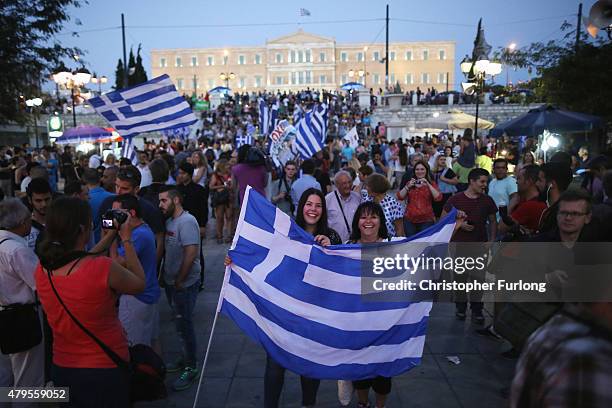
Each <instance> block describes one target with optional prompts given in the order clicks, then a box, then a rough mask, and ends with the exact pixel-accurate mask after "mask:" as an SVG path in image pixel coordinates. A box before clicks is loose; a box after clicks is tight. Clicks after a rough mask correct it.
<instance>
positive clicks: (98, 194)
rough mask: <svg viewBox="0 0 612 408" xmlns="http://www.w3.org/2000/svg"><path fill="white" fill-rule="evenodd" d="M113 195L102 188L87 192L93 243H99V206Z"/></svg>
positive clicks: (100, 233)
mask: <svg viewBox="0 0 612 408" xmlns="http://www.w3.org/2000/svg"><path fill="white" fill-rule="evenodd" d="M113 195H114V194H112V193H109V192H108V191H106V190H105V189H103V188H102V187H96V188H93V189H91V190H89V206H90V207H91V215H92V217H93V224H94V241H95V242H98V241H100V235H102V231H101V228H100V215H101V214H100V206H101V205H102V202H103V201H104V199H105V198H107V197H110V196H113Z"/></svg>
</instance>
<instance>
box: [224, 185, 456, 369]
mask: <svg viewBox="0 0 612 408" xmlns="http://www.w3.org/2000/svg"><path fill="white" fill-rule="evenodd" d="M454 219H455V213H454V212H453V213H451V214H450V215H449V217H447V218H444V219H443V220H441V221H440V222H439V223H438V224H436V225H435V226H433V227H431V228H429V229H427V230H425V231H423V232H421V233H420V234H419V235H418V236H415V238H414V239H412V238H411V242H420V243H421V245H422V246H423V247H425V246H427V245H433V244H431V243H434V242H437V243H441V242H448V241H449V240H450V237H451V236H452V232H453V229H454ZM405 241H406V242H407V241H408V240H405ZM381 245H393V244H381ZM418 248H419V251H421V249H420V248H421V247H418ZM419 253H420V252H419ZM229 256H230V258H231V259H232V264H231V265H230V266H229V267H227V268H226V271H225V278H224V282H223V287H222V289H221V295H220V298H219V305H218V310H220V311H221V312H222V313H224V314H226V315H227V316H229V317H230V318H231V319H232V320H233V321H234V322H235V323H236V324H237V325H238V326H239V327H240V328H241V329H242V330H243V331H244V332H246V334H247V335H248V336H250V337H251V338H252V339H253V340H255V341H256V342H258V343H259V344H261V345H262V346H263V348H264V349H265V350H266V351H267V352H268V353H269V354H270V356H271V357H272V359H273V360H274V361H276V362H277V363H279V364H280V365H281V366H283V367H285V368H287V369H289V370H291V371H293V372H296V373H298V374H300V375H304V376H307V377H310V378H320V379H338V378H341V379H345V380H356V379H364V378H372V377H375V376H377V375H381V376H385V377H393V376H396V375H399V374H401V373H403V372H405V371H407V370H409V369H411V368H412V367H414V366H416V365H418V364H419V363H420V361H421V357H422V354H423V346H424V344H425V332H426V329H427V321H428V316H429V312H430V310H431V306H432V303H431V302H430V301H423V302H363V299H362V295H361V270H360V266H361V251H360V247H359V246H358V245H341V246H336V247H328V248H323V247H321V246H319V245H317V244H316V243H315V242H314V240H313V237H312V236H311V235H310V234H308V233H306V232H305V231H304V230H303V229H301V228H300V227H298V226H297V224H296V223H295V221H294V220H292V219H291V218H290V217H289V216H288V215H287V214H285V213H283V212H282V211H280V210H278V209H276V208H275V207H274V205H272V204H271V203H270V202H269V201H267V200H266V199H265V198H264V197H263V196H262V195H260V194H259V193H257V192H256V191H255V190H253V189H252V188H251V187H250V186H248V187H247V189H246V192H245V195H244V200H243V204H242V208H241V210H240V218H239V221H238V227H237V230H236V234H235V236H234V241H233V243H232V247H231V249H230V251H229Z"/></svg>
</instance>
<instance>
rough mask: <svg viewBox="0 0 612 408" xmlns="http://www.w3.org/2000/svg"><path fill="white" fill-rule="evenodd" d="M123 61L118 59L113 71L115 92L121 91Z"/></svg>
mask: <svg viewBox="0 0 612 408" xmlns="http://www.w3.org/2000/svg"><path fill="white" fill-rule="evenodd" d="M123 88H124V86H123V61H122V60H121V58H119V61H117V68H116V69H115V90H116V91H118V90H119V89H123Z"/></svg>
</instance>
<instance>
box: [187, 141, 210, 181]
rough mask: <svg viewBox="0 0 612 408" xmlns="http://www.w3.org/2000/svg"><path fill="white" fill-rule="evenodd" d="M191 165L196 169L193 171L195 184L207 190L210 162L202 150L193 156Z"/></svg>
mask: <svg viewBox="0 0 612 408" xmlns="http://www.w3.org/2000/svg"><path fill="white" fill-rule="evenodd" d="M191 164H193V167H195V170H194V171H193V180H192V181H193V182H194V183H196V184H199V185H201V186H202V187H204V188H206V185H207V183H206V181H207V180H208V160H206V156H204V153H202V151H201V150H196V151H195V152H193V154H192V155H191Z"/></svg>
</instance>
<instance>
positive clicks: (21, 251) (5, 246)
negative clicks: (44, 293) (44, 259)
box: [0, 230, 38, 305]
mask: <svg viewBox="0 0 612 408" xmlns="http://www.w3.org/2000/svg"><path fill="white" fill-rule="evenodd" d="M7 238H8V240H7V241H5V242H3V243H2V244H1V245H0V304H1V305H10V304H13V303H32V302H34V300H35V297H34V291H35V290H36V283H35V280H34V271H35V270H36V266H37V265H38V258H37V257H36V254H34V251H32V250H31V249H30V248H28V245H27V243H26V241H25V239H23V237H20V236H19V235H17V234H14V233H12V232H10V231H6V230H3V231H0V241H3V240H4V239H7Z"/></svg>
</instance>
